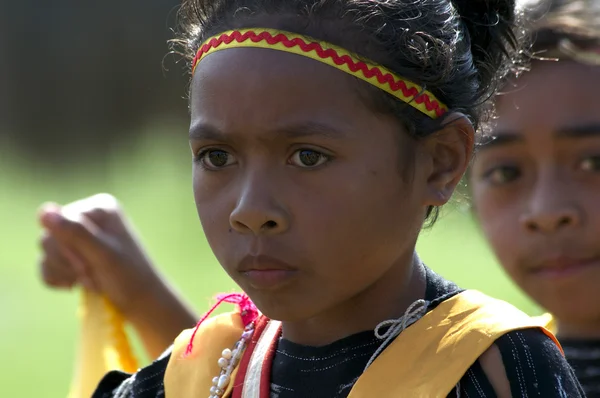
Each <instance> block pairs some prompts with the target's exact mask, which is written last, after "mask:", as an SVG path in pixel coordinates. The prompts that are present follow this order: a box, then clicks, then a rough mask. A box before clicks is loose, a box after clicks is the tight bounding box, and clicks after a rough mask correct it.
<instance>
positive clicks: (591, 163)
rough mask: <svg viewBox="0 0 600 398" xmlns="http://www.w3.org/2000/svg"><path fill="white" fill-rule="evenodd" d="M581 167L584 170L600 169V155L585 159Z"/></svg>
mask: <svg viewBox="0 0 600 398" xmlns="http://www.w3.org/2000/svg"><path fill="white" fill-rule="evenodd" d="M579 167H581V169H582V170H583V171H600V155H595V156H589V157H587V158H585V159H583V160H582V161H581V163H580V164H579Z"/></svg>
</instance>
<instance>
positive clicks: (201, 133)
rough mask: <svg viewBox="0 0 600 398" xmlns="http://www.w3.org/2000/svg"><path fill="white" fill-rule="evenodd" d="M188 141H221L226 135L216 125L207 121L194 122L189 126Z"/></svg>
mask: <svg viewBox="0 0 600 398" xmlns="http://www.w3.org/2000/svg"><path fill="white" fill-rule="evenodd" d="M189 134H190V136H189V137H190V141H201V140H207V141H223V140H225V139H226V135H225V134H224V133H223V132H222V131H221V130H219V129H218V128H217V127H215V126H212V125H210V124H207V123H194V124H193V125H192V126H191V127H190V133H189Z"/></svg>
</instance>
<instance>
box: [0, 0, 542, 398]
mask: <svg viewBox="0 0 600 398" xmlns="http://www.w3.org/2000/svg"><path fill="white" fill-rule="evenodd" d="M177 4H178V0H128V1H126V2H122V1H119V0H105V1H102V2H73V1H72V0H53V1H52V2H48V1H44V0H23V1H13V2H8V1H0V311H1V312H0V314H1V315H0V358H1V361H0V388H1V389H2V394H1V395H2V397H19V398H20V397H27V398H29V397H45V398H65V396H66V393H67V390H68V385H69V380H70V377H71V372H72V365H73V358H74V352H75V347H76V343H77V337H78V325H77V319H76V309H77V303H78V295H77V294H76V292H62V291H52V290H49V289H46V288H45V287H44V286H42V284H41V283H40V280H39V276H38V271H37V260H38V256H39V250H38V247H37V240H38V238H39V235H40V229H39V227H38V226H37V224H36V211H37V209H38V207H39V206H40V204H41V203H42V202H44V201H56V202H59V203H67V202H69V201H72V200H75V199H79V198H82V197H85V196H88V195H91V194H94V193H98V192H109V193H112V194H114V195H115V196H117V197H118V198H119V199H120V200H121V202H122V204H123V205H124V207H125V210H126V212H127V213H128V214H129V215H130V217H131V218H132V220H133V222H134V224H135V225H136V226H137V229H138V231H139V233H140V235H141V237H142V240H143V242H144V243H145V244H146V246H147V247H148V248H149V252H150V254H151V256H152V258H153V259H154V260H155V262H156V263H157V264H158V265H159V266H160V267H161V268H162V269H163V270H164V273H165V274H166V275H167V277H168V278H169V279H171V280H172V281H173V283H174V284H175V285H176V286H177V287H178V288H179V289H180V290H181V291H182V293H183V294H184V296H185V297H186V298H187V299H188V300H189V301H190V302H192V303H193V304H194V305H195V307H196V308H197V310H198V312H201V311H202V310H203V309H206V308H207V307H208V304H209V301H210V299H211V297H212V296H213V294H215V293H217V292H222V291H230V290H231V289H233V286H232V285H231V283H230V282H229V281H228V280H227V278H226V276H225V274H224V272H222V271H221V270H220V268H219V266H218V264H217V263H216V261H215V260H214V258H213V256H212V254H211V252H210V250H209V249H208V247H207V244H206V242H205V239H204V237H203V235H202V231H201V229H200V223H199V222H198V220H197V216H196V213H195V208H194V204H193V200H192V194H191V183H190V181H191V156H190V153H189V149H188V145H187V114H186V102H185V100H184V99H183V97H184V93H185V87H186V75H185V73H184V70H183V69H182V65H183V63H175V62H174V61H176V58H173V57H166V58H165V53H167V46H166V41H167V39H169V38H171V37H172V32H171V30H170V27H172V26H174V25H175V22H174V16H175V13H174V12H173V11H174V8H175V7H176V6H177ZM239 100H242V101H243V100H245V99H243V98H241V99H239ZM419 251H420V253H421V255H422V257H423V259H424V260H425V262H426V263H427V264H429V265H430V266H432V267H433V268H434V269H435V270H437V271H439V272H440V273H441V274H442V275H444V276H446V277H448V278H451V279H454V280H456V281H457V282H459V283H460V284H461V285H463V286H464V287H470V288H478V289H480V290H483V291H484V292H487V293H488V294H490V295H493V296H496V297H500V298H504V299H506V300H508V301H510V302H512V303H514V304H516V305H517V306H519V307H521V308H523V309H524V310H526V311H528V312H530V313H532V314H533V313H537V312H538V310H537V309H536V308H535V307H534V306H533V305H532V304H531V303H530V302H529V301H528V300H526V299H525V298H524V297H523V296H522V295H521V294H520V293H519V292H518V291H517V290H516V289H515V288H514V287H513V285H512V284H511V283H510V282H509V281H508V280H507V278H506V277H505V275H504V274H503V272H502V271H501V270H500V269H499V268H498V266H497V264H496V263H495V261H494V260H493V258H492V256H491V255H490V253H489V251H488V249H487V247H486V245H485V244H484V242H483V241H482V239H481V237H480V235H479V233H478V231H477V228H476V226H475V225H474V223H473V221H472V219H471V217H470V215H469V213H468V210H467V209H464V208H461V207H460V206H449V207H447V208H446V210H445V212H444V214H443V215H442V218H441V220H440V222H439V223H438V224H437V225H436V226H435V227H434V228H433V229H431V230H427V231H425V232H424V233H423V236H422V239H421V240H420V242H419ZM136 348H137V350H138V352H139V351H140V350H139V343H137V345H136Z"/></svg>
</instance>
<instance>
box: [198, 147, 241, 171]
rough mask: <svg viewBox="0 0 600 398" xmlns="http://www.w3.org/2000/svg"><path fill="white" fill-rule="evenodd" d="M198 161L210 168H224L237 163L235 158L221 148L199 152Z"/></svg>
mask: <svg viewBox="0 0 600 398" xmlns="http://www.w3.org/2000/svg"><path fill="white" fill-rule="evenodd" d="M197 161H199V162H200V164H201V165H202V166H203V167H205V168H206V169H208V170H217V169H222V168H223V167H227V166H231V165H232V164H235V158H234V157H233V155H232V154H230V153H229V152H226V151H223V150H221V149H207V150H204V151H202V152H200V153H199V154H198V158H197Z"/></svg>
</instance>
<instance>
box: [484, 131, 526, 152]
mask: <svg viewBox="0 0 600 398" xmlns="http://www.w3.org/2000/svg"><path fill="white" fill-rule="evenodd" d="M523 140H524V139H523V136H522V135H521V134H518V133H515V132H511V131H504V132H498V133H496V134H494V136H493V137H492V138H490V139H489V140H487V141H486V142H484V143H482V144H481V145H480V146H479V147H478V148H477V150H478V151H482V150H486V149H492V148H498V147H501V146H505V145H510V144H515V143H518V142H522V141H523Z"/></svg>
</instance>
